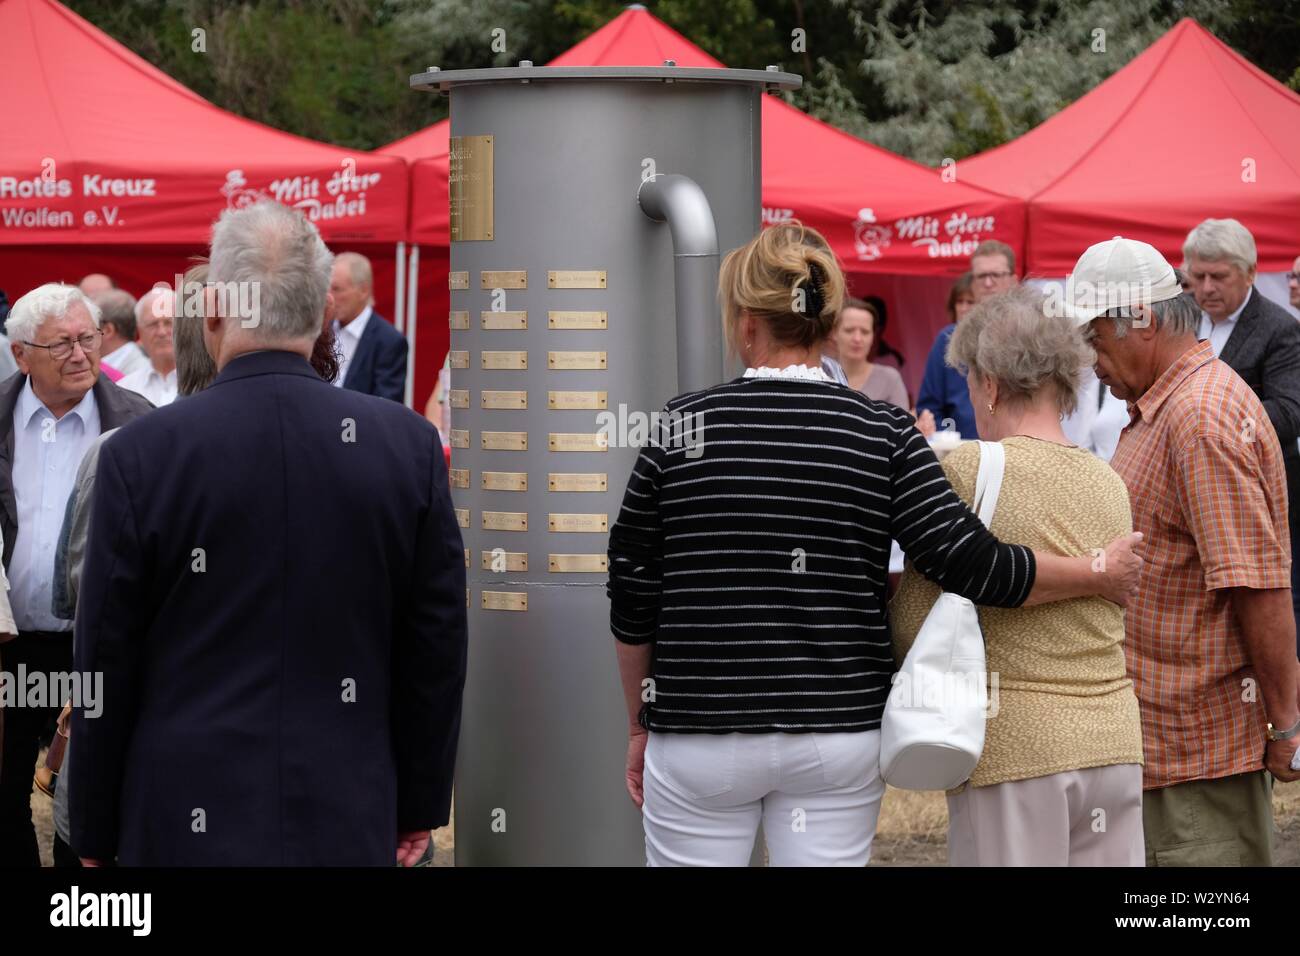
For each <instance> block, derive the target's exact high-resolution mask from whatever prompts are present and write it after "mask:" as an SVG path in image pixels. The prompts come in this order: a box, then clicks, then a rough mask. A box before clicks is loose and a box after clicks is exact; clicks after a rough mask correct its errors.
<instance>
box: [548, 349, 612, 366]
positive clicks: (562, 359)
mask: <svg viewBox="0 0 1300 956" xmlns="http://www.w3.org/2000/svg"><path fill="white" fill-rule="evenodd" d="M605 365H606V360H605V353H604V352H547V353H546V367H547V368H565V369H579V368H593V369H602V368H604V367H605Z"/></svg>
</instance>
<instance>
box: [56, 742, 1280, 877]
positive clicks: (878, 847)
mask: <svg viewBox="0 0 1300 956" xmlns="http://www.w3.org/2000/svg"><path fill="white" fill-rule="evenodd" d="M42 759H43V757H42ZM52 806H53V801H52V800H50V798H49V797H46V796H45V795H44V794H40V793H34V794H33V796H32V815H33V817H34V818H35V820H36V832H37V835H38V837H39V839H40V843H41V857H42V859H43V860H44V862H45V865H46V866H50V865H51V862H52V861H51V859H50V842H51V840H52V838H53V833H54V829H53V821H52V819H51V816H50V812H51V808H52ZM1273 818H1274V819H1275V820H1276V821H1277V827H1278V840H1277V845H1276V847H1275V849H1274V863H1275V864H1276V865H1277V866H1300V782H1297V783H1283V784H1277V785H1276V786H1275V787H1274V788H1273ZM455 822H456V821H455V820H454V819H453V820H452V825H451V826H449V827H446V828H444V829H441V830H438V831H437V832H435V833H434V839H433V845H434V854H433V865H434V866H454V865H455V854H454V847H455ZM947 836H948V805H947V803H946V802H945V800H944V797H943V794H942V793H939V792H937V791H936V792H930V791H926V792H915V791H908V790H894V789H892V788H891V789H890V790H889V791H888V792H887V793H886V794H885V801H884V804H883V805H882V806H881V809H880V824H879V826H878V827H877V828H876V842H875V846H874V848H873V849H872V854H871V865H872V866H946V865H947V863H948V839H947Z"/></svg>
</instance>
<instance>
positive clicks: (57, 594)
mask: <svg viewBox="0 0 1300 956" xmlns="http://www.w3.org/2000/svg"><path fill="white" fill-rule="evenodd" d="M207 281H208V266H207V263H200V264H198V265H195V266H192V267H191V268H190V269H189V270H188V271H187V272H186V273H185V277H184V280H183V282H184V285H183V288H184V289H185V290H186V292H188V290H189V289H191V288H194V287H195V286H199V285H202V284H204V283H205V282H207ZM172 340H173V341H172V346H173V350H174V352H175V354H176V390H177V391H176V399H177V401H179V400H181V399H183V398H185V397H186V396H188V395H193V394H195V393H196V392H201V391H203V389H205V388H207V387H208V386H209V385H210V384H212V380H213V379H214V378H216V375H217V366H216V364H215V363H214V362H213V361H212V356H210V355H209V354H208V350H207V346H206V345H205V344H204V342H203V321H202V320H201V319H200V318H199V317H197V316H187V317H182V318H178V319H177V320H176V322H175V324H174V325H173V327H172ZM116 433H117V429H115V428H113V429H109V430H108V431H106V432H103V433H102V434H101V435H100V436H99V438H98V439H96V440H95V443H94V444H93V445H91V446H90V448H89V449H88V450H87V451H86V455H85V457H84V458H83V459H82V460H81V467H80V468H78V469H77V480H76V484H75V485H74V486H73V489H72V494H71V495H69V496H68V506H67V508H66V509H65V510H64V513H63V528H62V530H61V531H60V532H59V544H58V548H57V549H56V550H55V552H54V614H55V616H56V617H59V618H62V619H63V620H67V621H72V620H75V619H76V613H77V591H78V590H79V589H80V586H81V566H82V561H83V560H84V559H85V554H86V533H87V531H88V530H89V528H90V505H91V501H92V500H93V494H94V489H95V473H96V470H97V468H98V465H99V450H100V448H102V447H103V445H104V442H106V441H107V440H108V438H109V436H111V435H114V434H116ZM71 716H72V705H71V704H67V705H65V706H64V708H63V713H61V714H60V715H59V723H60V727H61V729H62V732H63V733H64V734H65V735H67V736H68V743H67V746H66V748H65V749H64V752H63V768H62V770H61V771H60V772H59V785H58V788H57V789H56V790H55V791H54V865H55V866H58V867H80V866H81V861H80V860H78V859H77V855H76V854H75V853H73V852H72V846H71V841H72V834H71V830H70V827H69V823H68V791H69V790H70V789H71V787H72V784H71V783H70V781H71V779H72V777H71V770H70V766H71V754H72V738H71V734H70V733H69V732H68V723H69V721H70V718H71Z"/></svg>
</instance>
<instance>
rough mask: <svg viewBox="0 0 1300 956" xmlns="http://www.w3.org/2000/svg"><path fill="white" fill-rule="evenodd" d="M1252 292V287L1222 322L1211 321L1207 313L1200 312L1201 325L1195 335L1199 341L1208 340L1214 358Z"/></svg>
mask: <svg viewBox="0 0 1300 956" xmlns="http://www.w3.org/2000/svg"><path fill="white" fill-rule="evenodd" d="M1254 294H1255V290H1254V289H1251V290H1250V291H1249V292H1247V293H1246V298H1244V299H1242V300H1241V305H1240V306H1238V307H1237V311H1236V312H1234V313H1232V315H1230V316H1228V317H1227V318H1226V319H1224V320H1223V321H1222V322H1212V321H1210V316H1209V314H1208V313H1206V312H1202V313H1201V327H1200V329H1199V330H1198V331H1197V333H1196V337H1197V338H1198V339H1200V340H1201V341H1204V340H1206V339H1209V340H1210V348H1212V349H1214V357H1215V358H1218V357H1219V355H1220V354H1221V353H1222V352H1223V347H1224V346H1225V345H1227V344H1228V336H1230V335H1231V334H1232V330H1233V329H1235V328H1236V327H1237V320H1238V319H1239V318H1241V313H1242V310H1244V309H1245V308H1246V303H1247V302H1249V301H1250V297H1251V296H1252V295H1254Z"/></svg>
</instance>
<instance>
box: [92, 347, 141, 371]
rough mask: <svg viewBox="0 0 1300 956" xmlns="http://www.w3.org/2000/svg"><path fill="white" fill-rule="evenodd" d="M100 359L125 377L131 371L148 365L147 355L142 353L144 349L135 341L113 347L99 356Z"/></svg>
mask: <svg viewBox="0 0 1300 956" xmlns="http://www.w3.org/2000/svg"><path fill="white" fill-rule="evenodd" d="M100 361H101V362H103V363H104V364H106V365H111V366H112V367H113V368H115V369H117V370H118V371H119V372H121V373H122V375H123V376H124V377H125V376H127V375H130V374H131V373H132V372H138V371H140V369H142V368H148V367H149V356H147V355H145V354H144V349H142V348H140V346H139V345H138V344H136V343H135V342H127V343H126V345H122V346H119V347H118V348H115V349H113V351H111V352H109V353H108V354H107V355H105V356H103V357H102V358H100Z"/></svg>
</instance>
